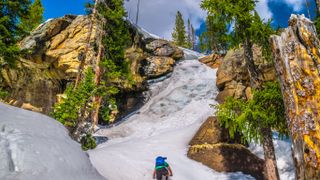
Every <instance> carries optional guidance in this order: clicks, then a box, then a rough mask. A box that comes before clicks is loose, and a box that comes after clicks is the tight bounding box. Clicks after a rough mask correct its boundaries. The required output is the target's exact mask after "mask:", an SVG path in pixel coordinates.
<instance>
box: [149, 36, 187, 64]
mask: <svg viewBox="0 0 320 180" xmlns="http://www.w3.org/2000/svg"><path fill="white" fill-rule="evenodd" d="M146 49H147V50H148V51H149V52H151V53H152V55H154V56H165V57H172V58H173V59H175V60H178V59H181V58H182V57H183V51H182V50H181V49H179V48H178V47H177V46H175V45H173V44H172V43H170V42H169V41H166V40H163V39H156V40H154V41H152V42H150V43H148V44H147V45H146Z"/></svg>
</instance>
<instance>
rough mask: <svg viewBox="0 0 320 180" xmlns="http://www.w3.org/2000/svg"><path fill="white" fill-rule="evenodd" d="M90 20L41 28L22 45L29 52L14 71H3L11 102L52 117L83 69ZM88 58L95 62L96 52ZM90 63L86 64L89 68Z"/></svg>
mask: <svg viewBox="0 0 320 180" xmlns="http://www.w3.org/2000/svg"><path fill="white" fill-rule="evenodd" d="M88 26H89V20H88V18H86V17H85V16H64V17H62V18H57V19H53V20H50V21H48V22H46V23H44V24H42V25H40V26H39V27H38V28H37V29H36V30H35V31H33V32H32V34H31V35H30V36H28V37H26V38H25V39H24V40H22V41H21V42H20V44H19V45H20V48H21V49H22V50H24V51H29V53H28V55H26V56H24V57H22V58H21V59H20V60H19V61H18V63H17V67H16V68H14V69H10V68H3V69H2V72H1V74H2V77H3V78H4V81H3V82H1V86H2V87H6V88H8V87H9V88H10V92H11V97H10V98H9V100H8V102H9V103H10V104H12V105H15V106H19V107H26V105H25V104H28V108H27V109H29V110H35V109H36V110H37V111H40V112H43V113H46V114H48V113H49V112H50V111H51V107H52V106H53V104H54V103H55V102H56V95H57V94H60V93H63V91H64V89H65V87H66V84H67V83H68V82H70V81H72V80H73V79H74V78H75V76H76V73H77V69H78V66H79V62H80V61H79V59H78V56H79V55H80V53H81V52H82V51H83V50H84V49H85V47H86V45H87V43H86V39H87V36H88V35H87V34H88V29H89V27H88ZM88 56H89V58H87V59H91V58H94V56H95V52H94V50H93V48H89V51H88ZM89 65H90V62H86V66H89Z"/></svg>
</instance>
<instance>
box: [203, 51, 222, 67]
mask: <svg viewBox="0 0 320 180" xmlns="http://www.w3.org/2000/svg"><path fill="white" fill-rule="evenodd" d="M223 57H224V55H219V54H211V55H208V56H205V57H203V58H200V59H199V61H200V62H202V63H203V64H206V65H207V66H209V67H211V68H213V69H216V68H219V67H220V65H221V64H222V61H223Z"/></svg>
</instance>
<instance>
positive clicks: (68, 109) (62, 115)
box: [52, 69, 97, 127]
mask: <svg viewBox="0 0 320 180" xmlns="http://www.w3.org/2000/svg"><path fill="white" fill-rule="evenodd" d="M96 91H97V87H96V86H95V84H94V73H93V71H92V69H88V70H87V71H86V73H85V78H84V79H83V80H82V81H81V82H80V83H79V86H78V87H77V88H74V85H70V86H68V87H67V89H66V91H65V97H64V98H63V99H62V101H61V102H60V103H57V104H55V106H54V107H53V112H52V116H53V117H54V118H55V119H57V120H58V121H59V122H61V123H62V124H64V125H65V126H68V127H75V126H76V125H77V123H78V120H79V117H80V115H81V110H83V109H84V108H87V103H88V102H89V101H90V100H91V98H92V97H93V96H94V95H95V94H96Z"/></svg>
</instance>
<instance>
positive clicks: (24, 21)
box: [20, 0, 44, 33]
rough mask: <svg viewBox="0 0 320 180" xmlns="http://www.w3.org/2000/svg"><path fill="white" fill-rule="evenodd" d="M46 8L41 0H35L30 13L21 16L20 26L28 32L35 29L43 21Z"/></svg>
mask: <svg viewBox="0 0 320 180" xmlns="http://www.w3.org/2000/svg"><path fill="white" fill-rule="evenodd" d="M43 12H44V8H43V6H42V3H41V0H35V1H34V2H33V4H32V5H31V6H30V9H29V13H28V15H27V16H26V17H23V18H21V23H20V27H21V29H22V30H24V31H25V32H26V33H29V32H31V31H32V30H34V29H35V28H36V27H37V26H38V25H39V24H41V23H42V22H43Z"/></svg>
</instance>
